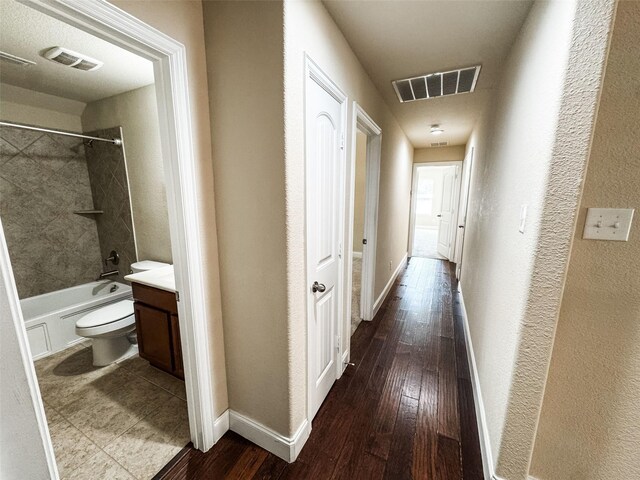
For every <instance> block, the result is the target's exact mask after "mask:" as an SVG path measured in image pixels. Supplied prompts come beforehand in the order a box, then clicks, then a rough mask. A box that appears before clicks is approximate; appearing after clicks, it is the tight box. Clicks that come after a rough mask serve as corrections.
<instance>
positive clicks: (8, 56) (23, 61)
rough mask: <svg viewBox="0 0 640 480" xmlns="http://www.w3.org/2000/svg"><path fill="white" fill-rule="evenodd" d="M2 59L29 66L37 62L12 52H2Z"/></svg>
mask: <svg viewBox="0 0 640 480" xmlns="http://www.w3.org/2000/svg"><path fill="white" fill-rule="evenodd" d="M0 60H2V61H3V62H7V63H12V64H14V65H20V66H22V67H28V66H30V65H35V64H36V62H32V61H31V60H27V59H26V58H21V57H16V56H15V55H11V54H10V53H6V52H0Z"/></svg>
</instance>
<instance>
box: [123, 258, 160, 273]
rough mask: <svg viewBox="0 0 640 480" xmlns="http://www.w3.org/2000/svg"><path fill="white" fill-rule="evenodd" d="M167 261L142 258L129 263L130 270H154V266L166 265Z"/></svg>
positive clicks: (136, 271) (135, 271)
mask: <svg viewBox="0 0 640 480" xmlns="http://www.w3.org/2000/svg"><path fill="white" fill-rule="evenodd" d="M168 266H169V264H168V263H163V262H156V261H154V260H142V261H140V262H134V263H132V264H131V271H132V272H133V273H140V272H146V271H147V270H154V269H156V268H162V267H168Z"/></svg>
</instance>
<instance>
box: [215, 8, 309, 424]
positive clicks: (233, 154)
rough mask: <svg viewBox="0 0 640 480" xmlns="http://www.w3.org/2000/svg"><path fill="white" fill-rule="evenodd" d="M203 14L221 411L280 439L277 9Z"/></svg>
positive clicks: (284, 374)
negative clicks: (223, 372) (222, 370)
mask: <svg viewBox="0 0 640 480" xmlns="http://www.w3.org/2000/svg"><path fill="white" fill-rule="evenodd" d="M204 13H205V31H206V42H207V66H208V72H209V87H210V93H209V95H210V99H211V125H212V130H211V133H212V145H213V164H214V175H215V185H216V205H217V208H216V216H217V221H218V225H219V227H220V229H219V242H220V243H219V244H220V275H221V279H222V311H223V314H224V332H225V338H224V341H225V349H226V352H227V371H228V378H229V405H230V408H232V409H233V410H235V411H237V412H240V413H242V414H244V415H247V416H248V417H250V418H252V419H254V420H256V421H258V422H260V423H262V424H263V425H266V426H268V427H270V428H272V429H274V430H276V431H278V432H279V433H281V434H283V435H285V436H288V435H289V433H290V432H289V418H288V410H289V392H288V388H289V387H288V370H289V368H288V364H287V350H288V346H287V341H288V338H287V310H286V308H287V304H286V283H285V278H286V271H285V268H286V250H285V213H284V201H285V200H284V195H285V191H284V181H285V173H284V138H283V131H284V126H283V121H284V120H283V118H284V107H283V98H282V97H283V93H282V92H283V80H282V71H283V66H282V63H283V52H282V44H283V39H282V35H283V34H282V3H281V2H206V3H205V5H204ZM258 72H259V74H256V73H258ZM230 92H241V95H230ZM249 292H250V294H248V293H249ZM257 392H259V394H258V393H257ZM298 425H299V424H298ZM298 425H296V428H297V427H298Z"/></svg>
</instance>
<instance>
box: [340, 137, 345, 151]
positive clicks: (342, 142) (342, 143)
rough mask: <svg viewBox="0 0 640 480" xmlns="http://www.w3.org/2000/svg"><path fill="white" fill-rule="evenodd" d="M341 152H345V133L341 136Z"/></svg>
mask: <svg viewBox="0 0 640 480" xmlns="http://www.w3.org/2000/svg"><path fill="white" fill-rule="evenodd" d="M340 150H344V133H342V134H341V135H340Z"/></svg>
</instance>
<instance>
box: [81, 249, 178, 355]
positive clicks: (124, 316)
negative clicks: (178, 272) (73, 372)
mask: <svg viewBox="0 0 640 480" xmlns="http://www.w3.org/2000/svg"><path fill="white" fill-rule="evenodd" d="M167 266H169V264H167V263H161V262H154V261H152V260H143V261H141V262H135V263H132V264H131V271H132V272H133V273H139V272H145V271H147V270H153V269H155V268H161V267H167ZM135 328H136V320H135V316H134V313H133V300H121V301H119V302H116V303H112V304H109V305H106V306H104V307H101V308H98V309H97V310H93V311H92V312H90V313H88V314H86V315H84V316H83V317H81V318H80V319H79V320H78V321H77V322H76V335H78V336H80V337H86V338H91V339H92V340H93V341H92V342H91V343H92V345H93V365H94V366H96V367H104V366H107V365H110V364H112V363H113V362H116V361H118V360H120V359H121V358H124V357H127V356H129V355H131V354H132V353H134V351H135V348H136V347H134V346H133V345H132V344H131V342H129V339H128V338H127V335H128V334H129V333H131V332H133V331H134V330H135Z"/></svg>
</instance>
